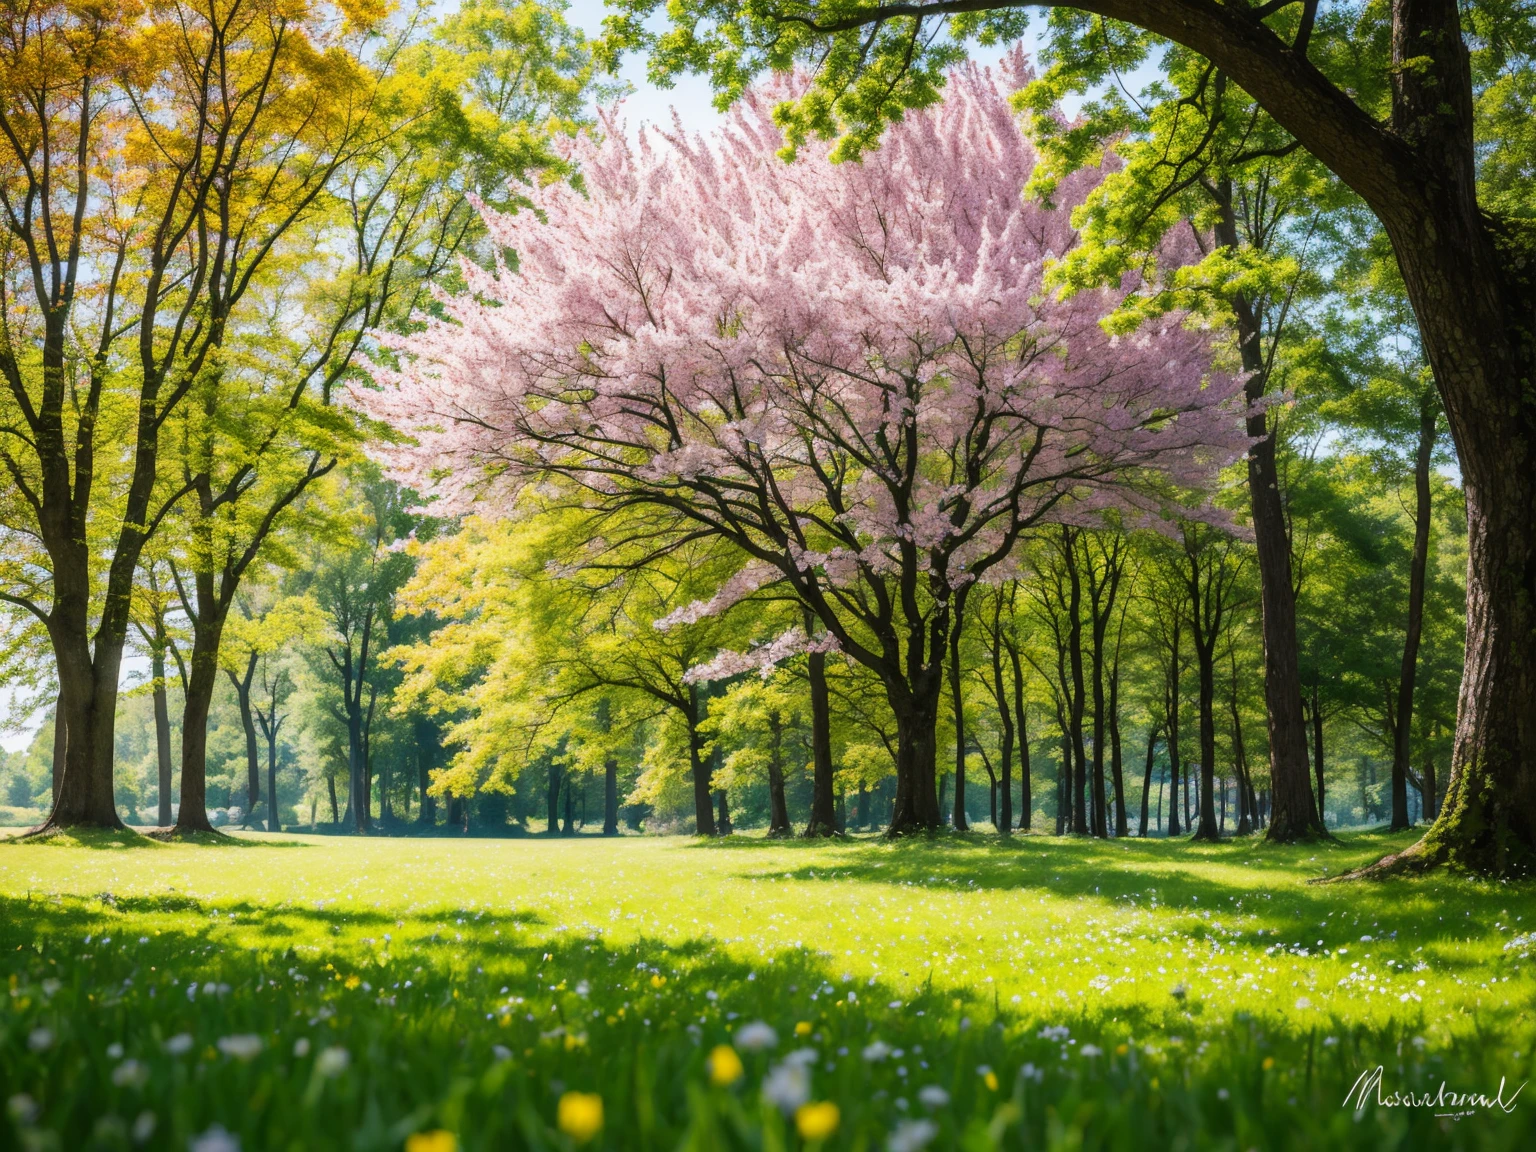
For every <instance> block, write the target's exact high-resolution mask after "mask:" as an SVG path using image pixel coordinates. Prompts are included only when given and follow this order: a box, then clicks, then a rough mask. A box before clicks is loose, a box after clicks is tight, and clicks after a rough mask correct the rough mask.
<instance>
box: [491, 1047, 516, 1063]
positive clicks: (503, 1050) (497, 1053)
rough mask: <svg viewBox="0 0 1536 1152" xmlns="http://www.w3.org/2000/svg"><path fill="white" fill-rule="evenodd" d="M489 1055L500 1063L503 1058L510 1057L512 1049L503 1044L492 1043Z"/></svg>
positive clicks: (508, 1058)
mask: <svg viewBox="0 0 1536 1152" xmlns="http://www.w3.org/2000/svg"><path fill="white" fill-rule="evenodd" d="M491 1055H492V1056H494V1057H495V1058H496V1060H497V1062H498V1063H500V1062H501V1061H503V1060H510V1059H512V1049H510V1048H508V1047H507V1046H506V1045H505V1044H492V1045H491Z"/></svg>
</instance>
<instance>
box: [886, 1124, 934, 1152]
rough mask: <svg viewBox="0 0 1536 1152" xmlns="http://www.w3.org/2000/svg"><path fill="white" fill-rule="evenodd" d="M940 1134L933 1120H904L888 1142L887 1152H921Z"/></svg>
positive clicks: (897, 1126)
mask: <svg viewBox="0 0 1536 1152" xmlns="http://www.w3.org/2000/svg"><path fill="white" fill-rule="evenodd" d="M938 1134H939V1129H938V1125H936V1124H934V1122H933V1121H932V1120H903V1121H902V1122H901V1123H900V1124H898V1125H896V1131H894V1132H892V1133H891V1135H890V1138H889V1139H887V1140H886V1142H885V1147H886V1150H887V1152H920V1150H921V1149H923V1148H926V1147H928V1145H929V1144H931V1143H932V1142H933V1138H934V1137H935V1136H937V1135H938Z"/></svg>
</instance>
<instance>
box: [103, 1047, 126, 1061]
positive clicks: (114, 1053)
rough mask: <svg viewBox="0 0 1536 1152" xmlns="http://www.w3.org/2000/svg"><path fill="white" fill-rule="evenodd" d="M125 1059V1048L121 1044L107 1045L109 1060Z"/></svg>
mask: <svg viewBox="0 0 1536 1152" xmlns="http://www.w3.org/2000/svg"><path fill="white" fill-rule="evenodd" d="M122 1058H123V1046H122V1045H121V1044H108V1045H107V1059H108V1060H121V1059H122Z"/></svg>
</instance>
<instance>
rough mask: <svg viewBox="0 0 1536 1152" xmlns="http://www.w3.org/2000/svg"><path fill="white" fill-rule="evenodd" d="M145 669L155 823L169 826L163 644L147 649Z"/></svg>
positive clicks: (168, 733)
mask: <svg viewBox="0 0 1536 1152" xmlns="http://www.w3.org/2000/svg"><path fill="white" fill-rule="evenodd" d="M149 673H150V675H151V676H153V677H154V681H155V767H156V770H157V771H156V779H157V782H158V783H159V792H160V803H159V810H158V811H157V813H156V815H155V823H156V824H157V825H158V826H159V827H161V828H169V827H170V826H171V825H172V824H174V823H175V821H176V817H175V816H174V815H173V814H172V812H171V706H170V699H169V696H168V694H167V692H166V690H165V649H164V647H161V646H159V645H156V647H154V648H152V649H151V650H150V655H149ZM55 742H57V737H55Z"/></svg>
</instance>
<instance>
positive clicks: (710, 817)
mask: <svg viewBox="0 0 1536 1152" xmlns="http://www.w3.org/2000/svg"><path fill="white" fill-rule="evenodd" d="M701 708H702V705H701V702H700V700H699V689H698V685H696V684H690V685H688V708H687V711H686V712H685V713H684V719H685V720H686V721H687V724H688V762H689V766H690V767H691V768H692V769H693V832H694V835H696V836H713V835H715V833H716V830H715V806H714V797H713V796H711V795H710V787H709V780H710V771H709V763H708V762H707V761H706V760H705V758H704V755H703V752H704V737H703V735H702V734H701V733H700V732H699V720H700V719H701Z"/></svg>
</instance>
